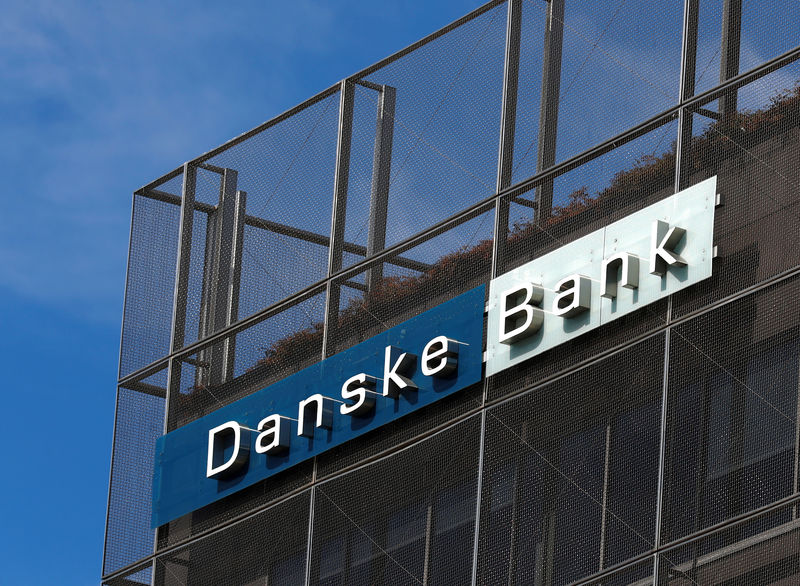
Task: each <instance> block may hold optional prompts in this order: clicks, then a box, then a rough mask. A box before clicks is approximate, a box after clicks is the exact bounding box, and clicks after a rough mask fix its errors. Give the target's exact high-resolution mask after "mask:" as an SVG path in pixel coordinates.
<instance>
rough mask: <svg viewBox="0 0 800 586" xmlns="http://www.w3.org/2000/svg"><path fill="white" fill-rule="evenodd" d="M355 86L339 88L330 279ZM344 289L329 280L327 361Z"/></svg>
mask: <svg viewBox="0 0 800 586" xmlns="http://www.w3.org/2000/svg"><path fill="white" fill-rule="evenodd" d="M354 96H355V86H354V85H353V82H352V81H350V80H344V81H342V82H341V84H340V88H339V131H338V134H337V141H336V169H335V171H334V180H333V205H332V206H331V241H330V247H329V249H328V277H330V276H331V275H333V274H335V273H337V272H338V271H339V270H341V268H342V252H343V246H344V227H345V217H346V213H347V188H348V182H349V178H350V145H351V142H352V136H353V100H354ZM340 288H341V286H340V285H339V284H338V283H334V282H333V281H332V280H330V279H329V280H328V286H327V295H326V298H325V333H324V337H323V340H322V358H323V359H324V358H327V357H328V353H329V350H330V349H331V348H332V346H333V345H332V343H331V342H332V340H331V335H332V333H331V329H332V327H333V325H334V324H335V323H336V321H337V318H338V316H339V295H340Z"/></svg>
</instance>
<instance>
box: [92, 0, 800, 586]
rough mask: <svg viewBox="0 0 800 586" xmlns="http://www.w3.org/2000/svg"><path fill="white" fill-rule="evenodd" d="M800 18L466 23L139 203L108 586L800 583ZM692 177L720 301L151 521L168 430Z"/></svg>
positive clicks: (579, 0) (511, 6)
mask: <svg viewBox="0 0 800 586" xmlns="http://www.w3.org/2000/svg"><path fill="white" fill-rule="evenodd" d="M798 22H800V4H798V3H796V2H769V3H764V2H756V1H754V0H685V1H684V2H666V3H663V2H662V3H657V2H652V1H651V0H647V1H645V0H627V1H626V0H619V1H615V2H612V3H597V2H588V1H585V0H549V1H545V0H506V1H503V2H499V1H494V2H490V3H488V4H486V5H484V6H483V7H481V8H480V9H478V10H476V11H475V12H473V13H471V14H469V15H467V16H465V17H464V18H463V19H461V20H459V21H457V22H456V23H453V25H451V26H449V27H446V28H445V29H443V30H442V31H439V32H438V33H435V34H433V35H431V36H430V37H429V38H427V39H424V40H423V41H421V42H420V43H417V44H415V45H413V46H411V47H409V48H408V49H406V50H403V51H401V52H400V53H398V54H396V55H394V56H392V57H389V58H387V59H386V60H384V61H383V62H380V63H378V64H376V65H374V66H373V67H370V68H368V69H367V70H365V71H363V72H361V73H359V74H357V75H355V76H353V77H351V78H348V79H346V80H344V81H343V82H341V83H340V84H337V85H336V86H334V87H332V88H330V89H329V90H327V91H325V92H322V93H321V94H319V95H317V96H315V97H313V98H311V99H310V100H308V101H307V102H305V103H303V104H301V105H299V106H297V107H296V108H294V109H292V110H290V111H288V112H287V113H285V114H283V115H281V116H278V117H277V118H275V119H273V120H271V121H270V122H267V123H265V124H264V125H262V126H260V127H258V128H255V129H253V130H252V131H250V132H248V133H246V134H244V135H242V136H241V137H239V138H237V139H234V140H233V141H231V142H229V143H226V144H225V145H222V146H221V147H219V148H217V149H214V150H212V151H210V152H208V153H207V154H205V155H203V156H202V157H200V158H198V159H194V160H192V161H190V162H188V163H186V164H185V165H183V166H181V167H179V168H177V169H176V170H175V171H173V172H172V173H169V174H167V175H166V176H164V177H162V178H160V179H158V180H156V181H154V182H153V183H151V184H149V185H147V186H145V187H143V188H142V189H140V190H138V191H136V192H135V194H134V199H133V216H132V228H131V243H130V254H129V264H128V279H127V288H126V298H125V310H124V322H123V334H122V344H121V346H122V347H121V355H120V372H119V384H118V389H117V409H116V423H115V434H114V448H113V460H112V471H111V482H110V489H109V490H110V492H109V504H108V520H107V528H106V547H105V556H104V561H103V583H104V584H108V585H132V584H159V585H161V584H164V585H172V584H182V585H183V584H214V585H219V584H247V585H255V584H270V585H271V584H281V585H283V584H326V585H331V586H332V585H345V584H347V585H350V584H365V585H366V584H426V585H427V584H536V585H539V584H541V585H549V584H572V583H586V584H604V585H611V584H620V585H622V584H637V585H638V584H641V585H645V584H659V585H660V584H669V585H673V584H675V585H683V584H686V585H689V584H726V585H732V584H748V585H750V584H795V583H798V582H800V518H799V516H800V426H799V425H798V415H799V414H800V237H798V234H800V28H798V27H797V23H798ZM712 176H717V178H718V179H717V181H718V183H717V185H718V191H719V193H720V194H721V197H722V206H721V207H719V208H718V209H717V210H716V221H715V230H714V239H715V243H716V244H717V246H718V256H717V258H715V259H714V261H713V263H714V267H713V277H712V278H710V279H708V280H706V281H704V282H702V283H700V284H698V285H694V286H692V287H690V288H688V289H685V290H683V291H681V292H680V293H677V294H674V295H671V296H669V297H668V298H666V299H663V300H661V301H659V302H657V303H654V304H651V305H648V306H646V307H642V308H640V309H639V310H637V311H636V312H634V313H632V314H630V315H628V316H626V317H624V318H622V319H619V320H617V321H615V322H612V323H610V324H608V325H605V326H603V327H601V328H599V329H597V330H594V331H592V332H590V333H588V334H586V335H584V336H582V337H580V338H577V339H575V340H574V341H571V342H569V343H567V344H565V345H562V346H560V347H558V348H556V349H554V350H550V351H548V352H546V353H544V354H541V355H539V356H536V357H535V358H533V359H531V360H528V361H527V362H525V363H522V364H520V365H518V366H515V367H513V368H510V369H508V370H505V371H503V372H500V373H498V374H496V375H494V376H491V377H485V378H484V380H482V381H481V382H480V383H479V384H476V385H474V386H472V387H469V388H467V389H465V390H463V391H460V392H459V393H457V394H455V395H454V396H451V397H448V398H446V399H443V400H442V401H440V402H438V403H436V404H434V405H431V406H429V407H427V408H425V409H423V410H421V411H419V412H416V413H414V414H411V415H409V416H407V417H405V418H402V419H399V420H396V421H394V422H393V423H391V424H389V425H387V426H385V427H383V428H380V429H379V430H376V431H374V432H371V433H369V434H367V435H366V436H363V437H360V438H358V439H356V440H353V441H351V442H350V443H347V444H345V445H342V446H340V447H338V448H335V449H333V450H331V451H329V452H327V453H325V454H323V455H321V456H318V457H317V458H315V459H314V460H313V461H308V462H306V463H303V464H300V465H298V466H297V467H295V468H293V469H291V470H289V471H286V472H282V473H280V474H278V475H276V476H273V477H271V478H269V479H267V480H264V481H262V482H260V483H258V484H255V485H253V486H250V487H248V488H246V489H244V490H242V491H240V492H238V493H236V494H234V495H232V496H229V497H226V498H224V499H222V500H219V501H217V502H215V503H213V504H211V505H208V506H206V507H203V508H201V509H199V510H196V511H194V512H193V513H191V514H188V515H186V516H184V517H181V518H179V519H176V520H174V521H172V522H170V523H168V524H166V525H163V526H161V527H159V528H158V529H156V530H153V529H151V528H150V508H151V482H152V473H153V455H154V446H155V440H156V439H157V438H158V437H159V436H161V435H163V434H164V433H166V432H169V431H171V430H174V429H176V428H178V427H180V426H182V425H185V424H187V423H189V422H191V421H194V420H196V419H198V418H199V417H202V416H203V415H205V414H208V413H210V412H212V411H214V410H216V409H218V408H219V407H221V406H223V405H227V404H229V403H231V402H233V401H235V400H237V399H239V398H241V397H243V396H246V395H248V394H250V393H253V392H255V391H257V390H260V389H262V388H264V387H266V386H268V385H270V384H271V383H273V382H275V381H277V380H280V379H282V378H285V377H286V376H288V375H290V374H292V373H295V372H298V371H299V370H302V369H303V368H305V367H306V366H309V365H311V364H314V363H316V362H318V361H320V360H322V359H324V358H325V357H328V356H331V355H333V354H335V353H337V352H340V351H342V350H344V349H347V348H350V347H352V346H355V345H356V344H358V343H360V342H361V341H363V340H365V339H367V338H369V337H371V336H373V335H375V334H377V333H379V332H382V331H383V330H385V329H387V328H389V327H392V326H394V325H396V324H398V323H401V322H403V321H405V320H407V319H408V318H410V317H412V316H414V315H417V314H419V313H421V312H423V311H426V310H427V309H429V308H431V307H434V306H436V305H438V304H440V303H442V302H443V301H446V300H448V299H451V298H453V297H455V296H456V295H458V294H460V293H463V292H465V291H467V290H469V289H472V288H473V287H475V286H477V285H480V284H484V283H488V282H489V280H490V279H491V278H492V277H493V276H497V275H500V274H503V273H505V272H507V271H509V270H511V269H513V268H515V267H517V266H520V265H521V264H523V263H525V262H528V261H529V260H531V259H533V258H536V257H538V256H541V255H543V254H546V253H548V252H551V251H552V250H555V249H557V248H559V247H560V246H562V245H564V244H566V243H569V242H572V241H574V240H576V239H577V238H579V237H581V236H583V235H586V234H588V233H590V232H592V231H595V230H597V229H599V228H602V227H603V226H605V225H607V224H609V223H611V222H614V221H616V220H619V219H620V218H623V217H625V216H627V215H629V214H631V213H633V212H635V211H638V210H640V209H642V208H644V207H646V206H648V205H650V204H652V203H654V202H657V201H659V200H661V199H663V198H665V197H667V196H669V195H672V194H673V193H676V192H677V191H680V190H681V189H684V188H686V187H688V186H691V185H694V184H696V183H698V182H700V181H702V180H703V179H706V178H708V177H712Z"/></svg>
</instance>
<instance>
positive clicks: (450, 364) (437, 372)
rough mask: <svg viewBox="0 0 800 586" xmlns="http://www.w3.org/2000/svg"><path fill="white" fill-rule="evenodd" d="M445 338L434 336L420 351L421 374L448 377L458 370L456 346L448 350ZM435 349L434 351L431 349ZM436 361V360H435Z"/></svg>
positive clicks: (447, 341) (447, 342)
mask: <svg viewBox="0 0 800 586" xmlns="http://www.w3.org/2000/svg"><path fill="white" fill-rule="evenodd" d="M449 342H450V341H449V340H448V339H447V337H446V336H436V337H435V338H434V339H433V340H431V341H430V342H428V343H427V344H426V345H425V349H424V350H423V351H422V360H421V363H422V374H424V375H425V376H438V377H442V378H445V377H448V376H452V375H453V374H454V373H455V372H456V370H458V345H456V346H454V347H452V348H450V347H449ZM434 347H435V350H433V349H432V348H434ZM437 359H438V360H437Z"/></svg>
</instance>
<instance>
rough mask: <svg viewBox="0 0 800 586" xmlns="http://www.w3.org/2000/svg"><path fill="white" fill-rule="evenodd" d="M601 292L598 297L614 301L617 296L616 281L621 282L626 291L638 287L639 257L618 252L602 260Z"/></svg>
mask: <svg viewBox="0 0 800 586" xmlns="http://www.w3.org/2000/svg"><path fill="white" fill-rule="evenodd" d="M602 273H603V276H602V277H601V279H602V283H603V292H602V293H600V297H606V298H608V299H614V297H616V296H617V281H619V280H620V279H621V280H622V286H623V287H625V288H626V289H636V288H637V287H638V286H639V257H638V256H634V255H632V254H631V253H629V252H620V253H618V254H615V255H614V256H610V257H608V258H607V259H605V260H603V269H602Z"/></svg>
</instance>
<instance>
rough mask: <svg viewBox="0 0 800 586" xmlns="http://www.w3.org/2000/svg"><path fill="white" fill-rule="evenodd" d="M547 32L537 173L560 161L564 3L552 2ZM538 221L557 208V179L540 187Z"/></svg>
mask: <svg viewBox="0 0 800 586" xmlns="http://www.w3.org/2000/svg"><path fill="white" fill-rule="evenodd" d="M549 2H550V7H549V11H548V13H547V21H546V28H545V32H544V55H543V58H542V59H543V63H542V102H541V107H540V109H539V145H538V151H537V156H536V172H537V173H540V172H541V171H544V170H545V169H547V168H549V167H552V166H553V165H554V164H555V162H556V134H557V131H558V99H559V95H560V93H561V54H562V50H563V47H564V0H549ZM536 191H537V197H536V199H537V202H538V204H539V208H538V210H537V213H536V216H537V222H538V223H539V224H541V223H542V222H545V221H547V219H548V218H549V217H550V214H551V211H552V209H553V180H552V179H547V180H545V182H544V183H542V184H541V185H540V186H539V187H538V188H537V190H536Z"/></svg>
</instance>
